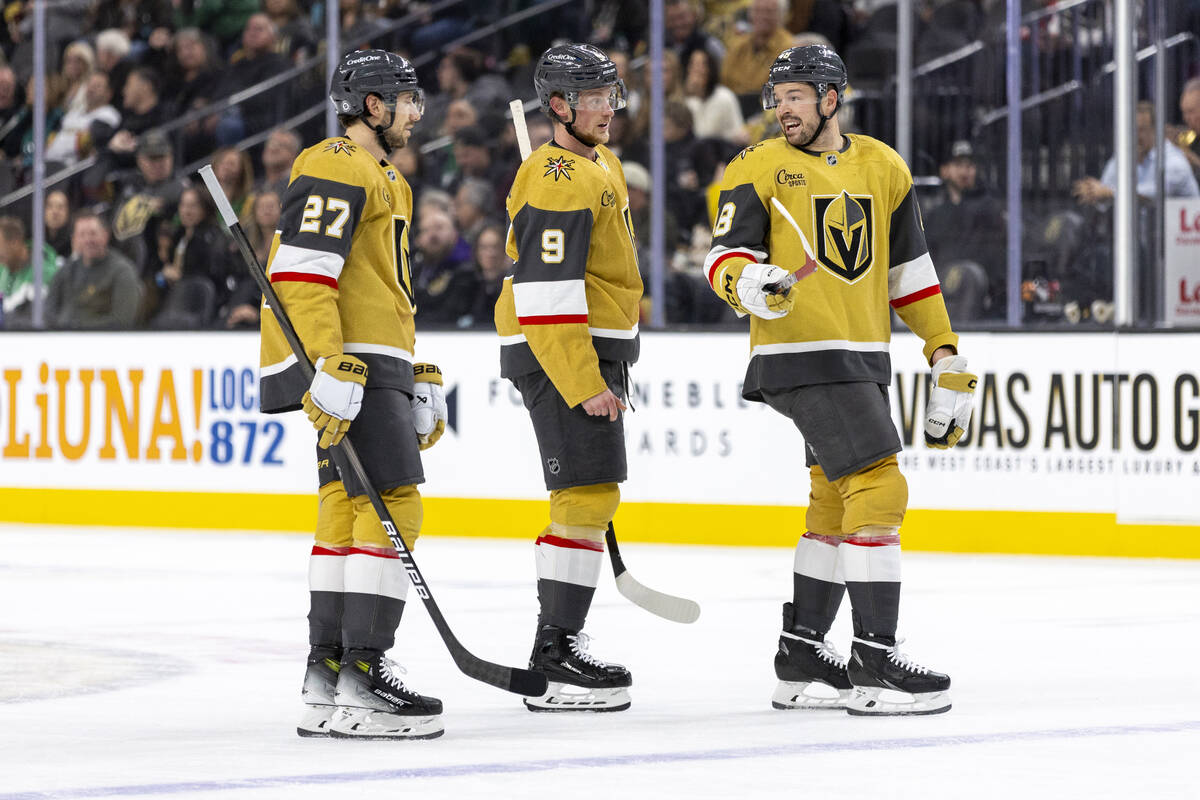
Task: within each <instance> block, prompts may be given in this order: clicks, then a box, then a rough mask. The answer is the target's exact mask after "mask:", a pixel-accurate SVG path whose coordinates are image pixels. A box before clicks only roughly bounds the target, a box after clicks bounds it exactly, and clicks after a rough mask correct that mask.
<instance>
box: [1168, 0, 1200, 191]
mask: <svg viewBox="0 0 1200 800" xmlns="http://www.w3.org/2000/svg"><path fill="white" fill-rule="evenodd" d="M1197 13H1198V14H1200V6H1198V11H1197ZM1179 110H1180V112H1181V113H1182V114H1183V128H1182V129H1178V128H1176V129H1175V130H1172V131H1171V132H1170V133H1169V134H1168V138H1170V139H1172V140H1174V142H1175V143H1176V144H1177V145H1179V147H1180V149H1181V150H1182V151H1183V155H1184V156H1185V157H1186V158H1187V160H1188V164H1190V165H1191V167H1192V173H1193V174H1194V175H1195V176H1196V180H1200V78H1192V79H1191V80H1190V81H1188V82H1187V83H1185V84H1184V85H1183V91H1181V92H1180V93H1179Z"/></svg>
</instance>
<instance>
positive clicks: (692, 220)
mask: <svg viewBox="0 0 1200 800" xmlns="http://www.w3.org/2000/svg"><path fill="white" fill-rule="evenodd" d="M663 141H664V142H665V143H666V162H667V163H666V167H667V176H666V177H667V186H668V190H667V206H668V207H669V208H670V209H671V211H672V212H673V213H674V214H675V218H676V219H677V220H678V221H679V227H680V228H681V229H683V230H690V229H691V227H692V225H693V224H696V223H703V222H704V221H705V220H706V219H707V215H706V213H705V210H704V197H703V196H702V195H701V194H700V188H701V187H700V174H699V173H698V172H697V170H696V164H695V161H694V158H695V151H696V149H697V148H696V137H695V135H693V133H692V112H690V111H688V107H687V106H686V105H684V104H683V103H682V102H680V101H671V102H669V103H667V107H666V109H664V111H663ZM670 244H671V246H672V247H674V245H675V243H674V242H671V243H670Z"/></svg>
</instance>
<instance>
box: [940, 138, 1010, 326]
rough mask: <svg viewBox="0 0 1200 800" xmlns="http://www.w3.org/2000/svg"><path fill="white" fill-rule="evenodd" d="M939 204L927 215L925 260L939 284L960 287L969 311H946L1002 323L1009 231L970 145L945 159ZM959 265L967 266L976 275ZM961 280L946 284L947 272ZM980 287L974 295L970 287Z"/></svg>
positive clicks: (1000, 205)
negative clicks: (982, 179) (939, 277)
mask: <svg viewBox="0 0 1200 800" xmlns="http://www.w3.org/2000/svg"><path fill="white" fill-rule="evenodd" d="M939 174H940V176H941V179H942V196H941V198H940V200H941V202H939V203H938V204H937V205H935V206H932V207H931V208H930V209H929V211H928V212H926V213H925V215H924V216H925V241H926V242H927V244H928V245H929V255H930V257H931V258H932V259H933V263H934V265H935V266H936V267H937V269H938V274H940V275H942V279H943V284H952V285H953V286H954V287H960V286H961V287H962V289H963V296H962V297H961V298H959V299H960V301H961V302H963V303H965V304H967V305H969V306H970V308H955V307H954V306H955V303H954V300H953V299H952V298H951V297H949V296H948V297H947V306H950V312H951V314H952V315H955V318H960V319H971V318H979V317H981V316H982V317H1001V316H1003V315H1004V312H1005V308H1006V294H1005V291H1006V289H1005V286H1006V285H1007V280H1006V278H1007V271H1006V264H1007V256H1006V253H1007V247H1006V243H1007V239H1006V236H1007V227H1006V223H1005V213H1004V205H1003V203H1001V201H1000V199H999V197H998V196H996V195H995V194H994V193H993V192H990V191H988V190H987V189H986V188H985V187H984V186H982V185H980V183H979V180H978V176H979V171H978V165H977V163H976V153H975V149H974V148H973V147H972V145H971V143H970V142H968V141H965V140H963V141H957V142H955V143H954V144H953V145H952V146H951V148H950V152H949V153H948V154H947V156H946V158H944V159H943V161H942V164H941V168H940V170H939ZM960 262H971V263H973V264H975V265H977V266H978V268H979V269H975V268H972V267H969V266H966V265H961V266H957V267H956V266H955V265H956V264H959V263H960ZM952 269H958V270H959V271H960V272H961V273H962V274H961V275H959V276H958V277H957V278H955V279H954V280H948V277H949V271H950V270H952ZM978 283H982V284H983V285H982V286H979V287H978V288H977V289H976V288H973V287H974V284H978Z"/></svg>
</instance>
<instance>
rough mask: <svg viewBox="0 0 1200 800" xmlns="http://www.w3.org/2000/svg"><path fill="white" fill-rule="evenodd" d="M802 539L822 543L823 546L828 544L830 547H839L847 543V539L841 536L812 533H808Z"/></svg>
mask: <svg viewBox="0 0 1200 800" xmlns="http://www.w3.org/2000/svg"><path fill="white" fill-rule="evenodd" d="M801 538H803V539H811V540H812V541H814V542H820V543H821V544H827V545H829V546H830V547H837V546H838V545H839V544H841V543H842V542H844V541H846V540H845V538H843V537H841V536H826V535H825V534H823V533H813V532H812V531H808V532H807V533H805V534H804V536H802V537H801Z"/></svg>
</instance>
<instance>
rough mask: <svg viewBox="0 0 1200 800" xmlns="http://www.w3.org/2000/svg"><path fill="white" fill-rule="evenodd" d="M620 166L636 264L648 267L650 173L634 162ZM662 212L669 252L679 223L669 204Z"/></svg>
mask: <svg viewBox="0 0 1200 800" xmlns="http://www.w3.org/2000/svg"><path fill="white" fill-rule="evenodd" d="M622 166H623V167H624V169H625V185H626V187H628V189H629V219H630V221H631V222H632V223H633V233H634V235H635V236H636V237H637V243H638V263H639V264H643V265H648V264H649V263H650V254H649V252H647V250H646V248H647V247H648V246H649V245H650V172H649V171H648V170H647V169H646V168H645V167H643V166H642V165H641V164H639V163H637V162H636V161H626V162H624V164H623V165H622ZM664 211H665V212H666V213H665V214H663V241H665V242H666V243H667V248H668V250H669V249H671V248H673V247H674V243H675V242H676V241H678V240H679V223H678V221H676V219H675V213H674V212H673V211H672V210H671V208H670V205H669V204H667V205H665V206H664ZM706 255H707V253H706Z"/></svg>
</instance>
